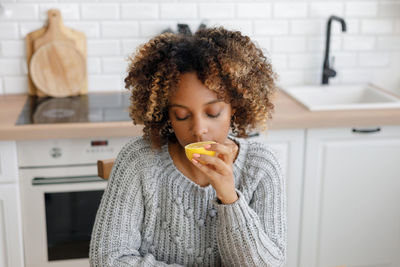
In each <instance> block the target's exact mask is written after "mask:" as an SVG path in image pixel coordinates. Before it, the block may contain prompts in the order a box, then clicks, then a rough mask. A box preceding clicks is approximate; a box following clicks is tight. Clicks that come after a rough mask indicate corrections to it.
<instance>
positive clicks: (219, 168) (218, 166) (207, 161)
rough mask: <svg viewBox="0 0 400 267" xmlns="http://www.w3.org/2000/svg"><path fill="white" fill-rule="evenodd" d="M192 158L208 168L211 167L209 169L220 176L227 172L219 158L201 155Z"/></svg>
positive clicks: (224, 164) (194, 155)
mask: <svg viewBox="0 0 400 267" xmlns="http://www.w3.org/2000/svg"><path fill="white" fill-rule="evenodd" d="M193 158H194V159H196V160H197V161H199V162H201V163H203V164H204V165H206V167H208V168H210V167H212V168H211V169H213V170H215V171H216V172H218V173H219V174H221V175H225V174H226V172H227V170H226V168H227V166H226V163H225V162H224V161H223V160H222V159H220V158H217V157H213V156H209V155H202V154H193Z"/></svg>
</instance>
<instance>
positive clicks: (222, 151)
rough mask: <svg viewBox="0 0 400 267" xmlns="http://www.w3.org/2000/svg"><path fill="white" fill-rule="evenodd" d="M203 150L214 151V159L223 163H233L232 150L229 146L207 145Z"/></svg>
mask: <svg viewBox="0 0 400 267" xmlns="http://www.w3.org/2000/svg"><path fill="white" fill-rule="evenodd" d="M205 149H206V150H210V151H215V152H216V153H217V155H216V157H218V158H221V159H222V160H223V161H224V162H225V163H232V162H233V159H234V149H233V146H231V145H229V144H209V145H206V146H205ZM221 156H222V157H221Z"/></svg>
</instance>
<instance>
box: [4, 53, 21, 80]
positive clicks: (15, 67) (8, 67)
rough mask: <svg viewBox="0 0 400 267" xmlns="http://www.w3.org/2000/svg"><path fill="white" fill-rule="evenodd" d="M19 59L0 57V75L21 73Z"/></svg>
mask: <svg viewBox="0 0 400 267" xmlns="http://www.w3.org/2000/svg"><path fill="white" fill-rule="evenodd" d="M21 74H22V68H21V60H18V59H8V58H7V59H5V58H3V57H2V58H1V59H0V75H2V76H6V75H21Z"/></svg>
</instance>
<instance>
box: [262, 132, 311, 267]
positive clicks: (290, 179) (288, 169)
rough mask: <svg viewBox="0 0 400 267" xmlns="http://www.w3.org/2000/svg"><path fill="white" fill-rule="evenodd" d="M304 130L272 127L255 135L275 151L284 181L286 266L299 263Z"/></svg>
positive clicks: (294, 265) (293, 266) (289, 266)
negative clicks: (286, 240)
mask: <svg viewBox="0 0 400 267" xmlns="http://www.w3.org/2000/svg"><path fill="white" fill-rule="evenodd" d="M304 132H305V130H299V129H296V130H272V131H268V132H267V134H261V135H260V136H258V137H256V138H254V139H256V140H258V141H261V142H264V143H266V144H268V145H269V146H270V147H271V150H272V151H274V152H275V154H276V156H277V157H278V160H279V162H280V163H281V166H282V171H283V175H284V177H285V181H286V195H287V211H288V214H287V221H288V236H287V238H288V246H287V261H286V266H287V267H297V266H298V251H299V249H298V245H299V234H300V214H301V190H302V179H303V177H302V175H303V158H304Z"/></svg>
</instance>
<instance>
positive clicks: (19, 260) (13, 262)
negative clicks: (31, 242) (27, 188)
mask: <svg viewBox="0 0 400 267" xmlns="http://www.w3.org/2000/svg"><path fill="white" fill-rule="evenodd" d="M18 192H19V189H18V186H17V185H16V184H1V185H0V267H22V266H23V255H22V235H21V217H20V204H19V203H20V200H19V197H18V196H19V193H18Z"/></svg>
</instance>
